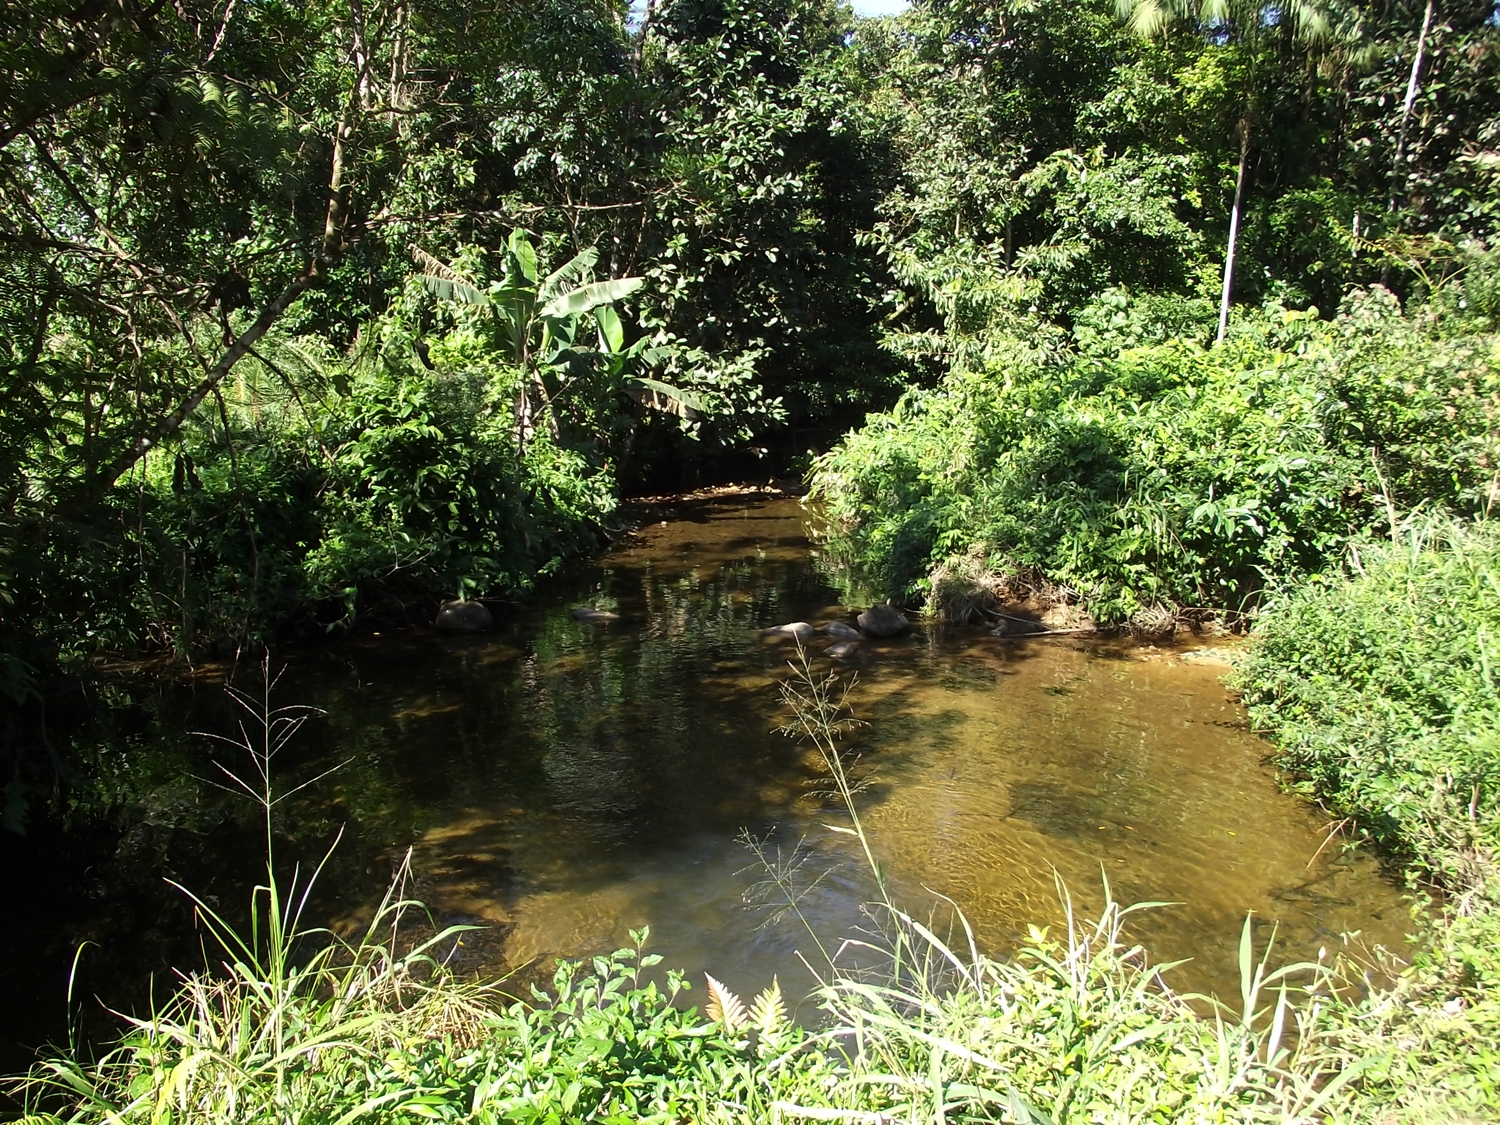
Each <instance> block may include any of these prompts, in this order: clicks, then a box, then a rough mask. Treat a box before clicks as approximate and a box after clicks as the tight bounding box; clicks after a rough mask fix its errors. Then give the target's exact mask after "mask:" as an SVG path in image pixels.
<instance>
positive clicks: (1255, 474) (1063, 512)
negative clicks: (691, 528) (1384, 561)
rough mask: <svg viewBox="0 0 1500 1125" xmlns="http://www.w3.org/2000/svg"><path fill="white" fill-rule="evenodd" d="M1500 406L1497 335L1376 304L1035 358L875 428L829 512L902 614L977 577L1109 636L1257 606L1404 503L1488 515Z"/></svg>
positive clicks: (1379, 299)
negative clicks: (962, 575)
mask: <svg viewBox="0 0 1500 1125" xmlns="http://www.w3.org/2000/svg"><path fill="white" fill-rule="evenodd" d="M1497 394H1500V351H1497V350H1496V345H1495V341H1494V339H1493V338H1491V337H1487V336H1481V335H1473V334H1470V335H1445V334H1444V332H1443V331H1441V329H1440V326H1439V325H1438V324H1437V323H1436V322H1435V321H1433V320H1431V319H1430V318H1424V317H1422V316H1417V315H1413V316H1410V317H1408V316H1404V315H1402V313H1401V311H1400V309H1399V308H1398V307H1397V306H1396V303H1395V301H1394V299H1393V298H1391V297H1390V295H1389V294H1387V293H1385V292H1384V291H1383V290H1378V289H1377V290H1373V291H1370V292H1367V293H1363V294H1355V295H1354V296H1352V297H1351V299H1350V301H1349V303H1348V305H1347V307H1346V309H1345V310H1344V312H1343V313H1342V314H1341V315H1340V316H1339V317H1338V318H1336V319H1334V320H1332V321H1319V320H1317V319H1316V318H1315V317H1313V316H1310V315H1306V314H1300V313H1285V314H1281V315H1271V314H1263V315H1261V316H1259V317H1258V318H1251V319H1249V320H1247V321H1246V323H1245V324H1243V325H1242V326H1241V327H1240V328H1239V329H1238V330H1237V332H1236V334H1235V335H1233V336H1231V338H1230V339H1229V340H1228V341H1226V343H1225V344H1223V345H1221V346H1218V347H1214V348H1203V347H1201V346H1199V345H1198V344H1196V343H1194V342H1191V341H1186V340H1174V341H1169V342H1167V343H1163V344H1151V345H1148V346H1137V347H1127V348H1125V349H1124V350H1121V351H1106V352H1098V353H1096V352H1093V351H1090V350H1088V349H1086V348H1085V349H1082V350H1077V351H1072V352H1066V353H1057V354H1052V353H1040V352H1037V351H1036V350H1035V349H1031V348H1027V347H1025V346H1022V345H1021V344H1019V343H1018V344H1016V345H1015V346H1014V347H1013V348H1011V349H1010V351H1009V352H997V353H996V354H995V355H994V356H993V357H992V358H991V361H990V362H989V363H988V364H987V365H986V366H985V367H984V368H983V369H981V370H972V371H970V370H955V371H954V372H953V373H952V374H950V375H949V376H948V377H947V379H946V380H945V381H944V382H943V384H942V385H941V386H939V387H938V388H936V389H934V390H917V391H912V392H909V393H908V394H907V396H906V397H905V398H904V399H903V400H902V401H901V403H900V404H899V405H898V406H897V407H896V409H895V410H893V411H891V412H889V413H886V414H873V415H870V416H869V418H868V419H867V420H866V423H865V425H864V427H863V428H862V429H859V430H857V431H854V432H852V433H850V434H848V435H846V437H845V438H844V439H843V441H842V443H841V444H839V445H838V446H837V447H835V448H834V449H833V450H831V451H830V452H829V453H827V454H826V455H824V456H823V457H822V458H820V459H819V460H818V462H817V463H816V465H815V467H814V470H813V473H812V477H811V482H812V494H813V497H814V498H815V499H816V500H817V501H818V503H819V504H820V506H821V508H822V509H823V511H824V513H825V514H826V515H827V517H828V520H829V523H830V525H831V528H832V533H831V539H830V543H829V553H830V554H831V555H832V556H833V557H834V558H835V559H838V560H841V561H842V562H844V563H846V564H847V565H849V566H850V567H852V568H853V569H854V570H856V571H859V572H862V573H863V574H866V575H870V576H873V577H874V579H875V580H876V584H877V585H878V586H879V587H880V588H881V593H882V594H883V595H885V596H890V597H894V598H897V599H899V600H902V601H906V602H915V601H921V600H923V599H925V598H927V597H928V596H929V595H931V594H933V593H934V592H936V593H937V594H939V595H940V596H941V597H945V598H949V599H951V598H952V597H955V596H956V597H959V598H962V597H963V596H964V595H965V591H964V590H962V589H960V590H956V591H948V590H946V589H945V588H944V587H945V586H951V585H952V583H951V581H949V582H946V583H945V581H944V579H945V578H951V575H952V574H953V573H955V572H961V571H964V570H966V569H967V570H973V569H975V567H976V565H978V567H979V569H981V570H986V571H988V572H990V573H992V574H994V575H996V576H997V578H996V579H995V580H992V584H993V582H995V581H998V582H999V583H1000V584H1002V585H1005V586H1007V587H1008V589H1009V590H1011V591H1014V592H1019V593H1021V594H1024V593H1025V592H1026V591H1027V590H1028V589H1038V590H1046V591H1050V592H1051V593H1052V594H1053V595H1054V596H1058V597H1062V598H1063V599H1065V600H1070V601H1071V600H1081V601H1082V603H1083V604H1084V605H1085V606H1086V608H1087V609H1088V610H1089V612H1090V613H1091V614H1092V615H1093V616H1094V618H1096V619H1097V620H1099V621H1101V622H1104V623H1111V624H1114V623H1122V622H1127V621H1131V620H1133V619H1134V620H1136V621H1138V622H1148V623H1149V622H1150V621H1151V620H1152V619H1159V618H1161V616H1162V610H1163V609H1164V608H1165V609H1166V610H1168V611H1172V612H1175V611H1179V610H1188V611H1195V610H1196V611H1205V610H1209V611H1225V610H1228V611H1240V610H1243V609H1246V608H1248V607H1249V606H1251V605H1253V604H1254V601H1255V599H1256V598H1257V597H1258V595H1259V593H1260V591H1261V590H1262V589H1263V588H1264V587H1265V585H1266V583H1267V579H1268V578H1269V579H1272V580H1280V579H1284V578H1287V577H1293V576H1302V575H1307V574H1312V573H1316V572H1317V571H1319V570H1321V569H1322V568H1323V566H1324V565H1325V564H1326V562H1327V560H1328V559H1329V558H1336V557H1338V556H1339V555H1340V554H1341V553H1342V551H1343V548H1344V546H1345V545H1346V544H1347V543H1349V542H1351V541H1357V540H1358V539H1360V538H1361V537H1367V536H1369V535H1371V534H1378V533H1383V532H1384V531H1385V530H1386V528H1387V526H1388V523H1389V513H1390V505H1391V504H1394V505H1395V506H1396V507H1397V508H1398V509H1400V510H1407V509H1409V508H1410V507H1412V506H1415V505H1417V504H1418V503H1422V504H1425V505H1428V506H1429V507H1438V508H1444V509H1447V510H1451V511H1455V512H1462V513H1473V512H1476V511H1482V510H1484V509H1485V508H1486V507H1487V506H1488V505H1489V504H1490V503H1491V502H1492V497H1491V492H1492V486H1493V483H1494V480H1495V468H1496V465H1497V464H1500V457H1497V456H1496V453H1497V448H1500V446H1497V438H1496V431H1495V415H1496V408H1497ZM936 608H938V609H940V610H941V609H942V608H943V607H941V606H940V607H936Z"/></svg>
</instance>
